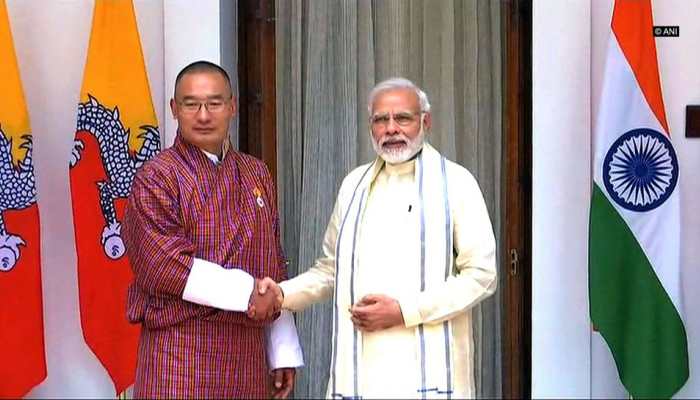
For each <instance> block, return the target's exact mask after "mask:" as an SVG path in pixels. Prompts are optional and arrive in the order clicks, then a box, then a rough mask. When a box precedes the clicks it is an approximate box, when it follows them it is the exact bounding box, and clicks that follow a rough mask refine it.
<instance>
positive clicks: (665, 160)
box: [603, 128, 678, 211]
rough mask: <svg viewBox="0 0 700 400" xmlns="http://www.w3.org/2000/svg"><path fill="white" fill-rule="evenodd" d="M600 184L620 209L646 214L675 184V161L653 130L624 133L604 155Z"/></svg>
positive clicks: (665, 140) (670, 149)
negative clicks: (602, 184)
mask: <svg viewBox="0 0 700 400" xmlns="http://www.w3.org/2000/svg"><path fill="white" fill-rule="evenodd" d="M603 182H604V183H605V189H606V190H607V191H608V194H609V195H610V197H611V198H612V199H613V200H614V201H615V202H616V203H617V204H619V205H620V206H621V207H623V208H626V209H628V210H632V211H649V210H653V209H655V208H656V207H658V206H660V205H661V204H663V202H664V201H666V199H668V196H670V195H671V193H673V190H674V189H675V187H676V183H677V182H678V159H677V158H676V153H675V151H674V150H673V146H672V145H671V141H670V140H668V138H667V137H666V135H664V134H662V133H660V132H658V131H655V130H653V129H646V128H641V129H633V130H631V131H628V132H626V133H625V134H624V135H622V136H620V137H619V138H618V139H617V140H616V141H615V143H613V145H612V146H610V149H609V150H608V153H607V154H606V156H605V160H604V161H603Z"/></svg>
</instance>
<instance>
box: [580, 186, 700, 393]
mask: <svg viewBox="0 0 700 400" xmlns="http://www.w3.org/2000/svg"><path fill="white" fill-rule="evenodd" d="M589 234H590V243H589V258H590V259H589V289H590V307H591V319H592V321H593V325H594V326H595V328H596V329H597V330H598V331H599V332H600V333H601V335H602V336H603V338H604V339H605V341H606V342H607V343H608V346H609V347H610V349H611V351H612V354H613V357H614V359H615V363H616V364H617V369H618V371H619V372H620V380H621V381H622V383H623V384H624V385H625V387H626V388H627V390H628V391H629V393H630V394H631V395H632V396H633V397H635V398H645V397H659V396H661V397H667V398H670V397H671V396H672V395H673V394H674V393H675V392H676V391H677V390H678V389H679V388H680V387H681V386H682V385H683V383H684V382H685V381H686V379H687V378H688V355H687V352H686V349H687V343H686V335H685V328H684V326H683V321H682V320H681V318H680V315H679V313H678V311H677V310H676V308H675V307H674V305H673V303H672V302H671V299H670V298H669V296H668V295H667V294H666V291H665V290H664V288H663V286H662V285H661V282H659V279H658V278H657V277H656V274H655V273H654V270H653V268H652V266H651V264H650V263H649V260H648V259H647V257H646V255H645V254H644V251H643V250H642V248H641V246H640V245H639V243H638V242H637V240H636V238H635V237H634V235H633V234H632V232H631V231H630V229H629V227H628V226H627V224H626V223H625V221H624V220H623V219H622V217H621V216H620V215H619V214H618V213H617V211H616V210H615V208H614V207H613V206H612V205H611V204H610V202H609V201H608V199H607V198H606V197H605V195H604V194H603V193H602V192H601V190H600V188H599V187H598V185H597V184H596V185H594V186H593V196H592V200H591V221H590V233H589Z"/></svg>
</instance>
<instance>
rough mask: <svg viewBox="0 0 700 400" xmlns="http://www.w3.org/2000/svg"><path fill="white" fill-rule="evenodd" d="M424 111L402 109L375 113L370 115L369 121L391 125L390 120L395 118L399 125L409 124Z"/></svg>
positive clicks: (376, 124)
mask: <svg viewBox="0 0 700 400" xmlns="http://www.w3.org/2000/svg"><path fill="white" fill-rule="evenodd" d="M422 114H423V112H422V111H413V112H411V111H401V112H397V113H395V114H392V113H381V114H374V115H372V116H371V117H369V122H370V123H371V124H372V125H374V126H377V127H380V126H381V127H386V126H388V125H389V121H391V119H392V118H393V119H394V122H396V123H397V124H398V125H399V126H408V125H411V124H412V123H413V122H415V121H416V116H417V115H422Z"/></svg>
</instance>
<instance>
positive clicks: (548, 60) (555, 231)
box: [532, 0, 700, 398]
mask: <svg viewBox="0 0 700 400" xmlns="http://www.w3.org/2000/svg"><path fill="white" fill-rule="evenodd" d="M612 5H613V2H612V0H579V1H573V0H572V1H563V2H562V1H559V0H537V1H535V3H534V14H533V19H534V21H533V22H534V29H533V58H534V60H533V135H534V139H533V143H534V148H533V164H534V171H533V332H532V334H533V336H532V340H533V364H532V369H533V370H532V379H533V392H532V396H533V397H535V398H543V397H594V398H614V397H618V398H619V397H623V398H624V397H626V392H625V391H624V388H623V387H622V385H621V384H620V383H619V378H618V376H617V372H616V370H615V367H614V365H613V362H612V357H611V356H610V352H609V350H608V348H607V347H606V345H605V344H604V342H603V341H602V339H601V338H600V336H599V335H597V334H591V331H590V327H589V325H588V299H587V274H586V269H587V264H586V259H587V252H586V251H585V248H584V250H583V252H582V251H581V250H582V249H581V246H585V245H586V243H587V240H588V231H587V217H588V201H589V199H588V192H589V187H590V181H588V182H582V179H583V178H584V177H586V179H589V178H587V176H588V175H589V174H590V167H589V165H590V139H589V138H590V122H591V121H590V119H591V118H593V116H594V115H595V112H596V110H597V108H596V99H598V97H599V94H600V82H601V74H602V70H603V63H604V54H605V45H606V42H605V41H606V39H607V35H608V32H609V29H610V28H609V25H610V18H611V15H612ZM699 13H700V2H697V1H687V0H663V1H658V0H657V1H656V2H655V4H654V23H655V24H656V25H678V26H680V37H679V38H658V39H657V40H656V45H657V50H658V57H659V67H660V73H661V81H662V88H663V93H664V100H665V105H666V114H667V117H668V120H669V125H670V130H671V137H672V140H673V144H674V147H675V150H676V153H677V155H678V159H679V164H680V169H681V177H680V182H681V183H680V185H681V186H680V190H681V192H680V193H681V201H682V211H681V212H682V217H681V220H682V223H683V226H682V239H681V240H682V243H681V248H682V254H681V273H682V274H683V278H682V279H683V289H684V302H685V321H686V330H687V334H688V341H689V352H690V374H691V376H690V379H689V380H688V383H687V384H686V385H685V387H684V388H683V389H681V391H680V392H679V393H678V394H677V395H676V397H678V398H689V397H696V398H697V397H700V373H698V372H696V371H698V369H697V366H698V365H700V364H699V362H700V339H698V335H699V334H700V314H698V313H697V312H694V310H697V309H698V308H700V296H698V293H700V270H699V269H698V264H700V262H698V260H700V246H697V245H696V242H697V240H698V238H700V213H698V212H697V211H696V210H695V209H694V206H695V204H697V202H698V195H700V180H699V179H697V178H695V175H697V174H696V171H700V139H687V138H685V106H686V105H687V104H700V76H699V75H698V73H697V71H699V70H700V51H698V50H699V49H698V45H697V38H699V37H700V26H698V24H697V21H696V20H695V19H696V18H695V16H697V15H698V14H699ZM586 70H588V72H590V74H589V73H588V72H586ZM562 171H563V173H562ZM584 192H585V195H584ZM584 217H585V218H584ZM573 270H575V271H573ZM582 296H584V297H583V298H582ZM562 337H564V338H565V339H562Z"/></svg>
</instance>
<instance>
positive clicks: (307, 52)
mask: <svg viewBox="0 0 700 400" xmlns="http://www.w3.org/2000/svg"><path fill="white" fill-rule="evenodd" d="M500 7H501V5H500V3H498V2H494V1H490V0H463V1H462V0H453V1H452V0H440V1H437V0H404V1H402V0H384V1H382V0H375V1H371V0H358V1H355V0H347V1H340V0H277V2H276V14H277V17H276V18H277V19H276V27H277V38H276V48H277V146H278V148H277V151H278V168H277V170H278V186H279V203H280V215H281V218H282V236H283V238H282V240H283V243H284V248H285V250H286V252H287V256H288V258H289V259H290V261H291V263H290V275H291V276H294V275H296V274H297V273H299V272H303V271H305V270H306V269H308V268H309V267H310V266H311V265H312V264H313V261H314V260H315V258H316V257H317V256H318V255H319V254H320V248H321V240H322V237H323V233H324V231H325V228H326V224H327V223H328V218H329V216H330V213H331V211H332V208H333V204H334V201H335V196H336V193H337V190H338V188H339V186H340V182H341V181H342V179H343V177H344V176H345V174H346V173H348V172H349V171H350V170H351V169H352V168H354V167H355V166H357V165H359V164H361V163H365V162H368V161H370V160H372V159H373V158H374V153H373V150H372V147H371V143H370V139H369V133H368V132H369V131H368V125H367V109H366V107H367V105H366V101H367V100H366V99H367V94H368V92H369V90H370V89H371V87H372V86H373V85H374V84H375V83H376V82H379V81H380V80H383V79H386V78H389V77H392V76H404V77H407V78H408V79H411V80H413V81H414V82H416V83H417V84H418V85H419V86H421V87H422V88H423V89H424V90H425V91H426V93H427V94H428V97H429V99H430V102H431V104H432V107H433V122H434V123H433V129H432V132H430V134H429V136H428V140H429V141H430V142H431V143H432V144H433V145H435V147H436V148H437V149H438V150H440V151H441V152H442V153H443V154H445V155H446V156H447V157H448V158H449V159H451V160H454V161H456V162H458V163H460V164H462V165H464V166H465V167H467V168H468V169H469V170H470V171H471V172H472V173H473V174H474V175H475V177H476V178H477V180H478V181H479V183H480V185H481V189H482V191H483V192H484V196H485V198H486V203H487V205H488V208H489V212H490V214H491V219H492V222H493V224H494V230H495V234H496V239H497V241H499V243H500V240H499V238H500V223H501V205H500V193H501V187H500V185H501V137H502V135H501V131H502V127H501V26H500V19H501V18H500ZM499 259H500V254H499ZM501 280H502V279H501ZM500 308H501V295H500V293H499V292H497V294H496V295H495V296H493V297H491V298H490V299H489V300H487V301H486V302H484V303H483V304H481V305H480V306H478V307H476V308H475V309H474V310H473V313H474V318H475V327H474V338H475V342H476V349H477V351H476V368H475V370H476V374H477V376H476V382H477V393H478V395H479V397H486V398H489V397H500V395H501V323H500V319H501V309H500ZM297 328H298V331H299V334H300V337H301V339H302V345H303V347H304V356H305V358H306V366H305V367H304V368H303V369H302V370H301V371H300V373H299V375H298V379H297V386H296V389H295V394H296V396H297V397H316V398H318V397H323V396H325V389H326V383H327V379H328V373H329V370H328V365H329V359H330V354H331V349H330V335H331V303H330V302H327V303H325V304H318V305H315V306H313V307H312V308H310V309H308V310H306V311H304V312H303V313H299V314H298V315H297Z"/></svg>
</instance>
